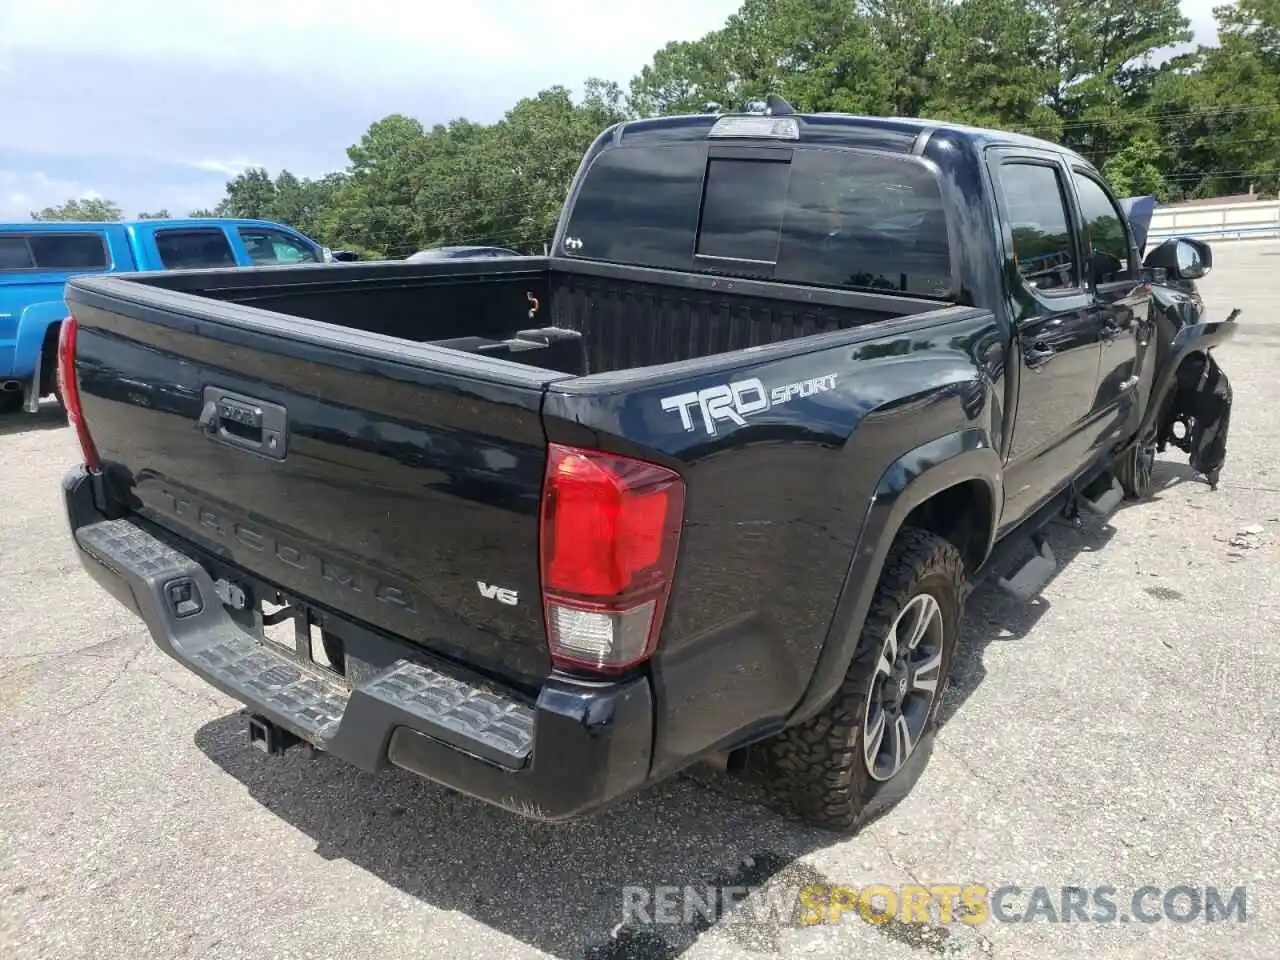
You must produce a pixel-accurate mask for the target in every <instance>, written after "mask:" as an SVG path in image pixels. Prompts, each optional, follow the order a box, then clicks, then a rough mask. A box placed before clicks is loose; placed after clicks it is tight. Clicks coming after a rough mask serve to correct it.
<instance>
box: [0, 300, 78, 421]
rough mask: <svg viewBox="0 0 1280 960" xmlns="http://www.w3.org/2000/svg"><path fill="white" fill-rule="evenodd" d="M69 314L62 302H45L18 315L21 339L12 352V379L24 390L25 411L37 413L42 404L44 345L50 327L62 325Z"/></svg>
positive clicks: (19, 337) (30, 306) (32, 306)
mask: <svg viewBox="0 0 1280 960" xmlns="http://www.w3.org/2000/svg"><path fill="white" fill-rule="evenodd" d="M69 313H70V310H68V309H67V305H66V302H65V301H63V300H42V301H40V302H39V303H33V304H30V305H28V306H27V307H25V308H24V309H23V310H22V312H21V313H19V314H18V337H17V342H16V343H15V345H14V351H13V378H14V379H15V380H21V381H23V383H24V384H26V387H25V390H24V392H25V394H26V401H25V404H24V406H25V409H26V410H27V411H28V412H30V413H34V412H35V410H36V404H37V403H38V402H39V400H40V379H41V377H42V375H43V370H42V367H43V364H44V341H45V335H46V334H47V332H48V330H49V327H50V326H52V325H53V324H55V323H62V321H63V320H65V319H66V318H67V315H68V314H69Z"/></svg>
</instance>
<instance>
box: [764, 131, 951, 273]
mask: <svg viewBox="0 0 1280 960" xmlns="http://www.w3.org/2000/svg"><path fill="white" fill-rule="evenodd" d="M778 278H779V279H786V280H794V281H797V282H800V283H812V284H817V285H820V286H843V287H856V288H873V289H885V290H895V291H900V292H904V293H912V294H918V295H920V296H927V297H945V296H947V294H948V293H949V292H950V289H951V250H950V246H949V244H948V242H947V218H946V213H945V210H944V207H943V205H942V193H941V191H940V189H939V187H938V181H937V179H936V178H935V177H934V175H933V173H932V171H930V170H929V168H928V167H926V166H924V165H923V164H920V163H916V162H913V161H910V160H907V159H905V158H904V159H899V158H897V157H886V156H875V155H870V154H854V153H847V152H840V151H835V150H810V151H801V152H798V153H797V154H796V158H795V160H794V161H793V163H792V173H791V190H790V193H789V195H788V197H787V213H786V221H785V223H784V225H783V230H782V255H781V260H780V261H779V269H778Z"/></svg>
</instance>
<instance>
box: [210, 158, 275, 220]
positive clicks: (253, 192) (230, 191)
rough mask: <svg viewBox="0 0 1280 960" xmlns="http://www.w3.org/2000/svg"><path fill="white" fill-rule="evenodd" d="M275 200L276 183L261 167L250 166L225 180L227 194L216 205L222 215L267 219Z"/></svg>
mask: <svg viewBox="0 0 1280 960" xmlns="http://www.w3.org/2000/svg"><path fill="white" fill-rule="evenodd" d="M275 202H276V185H275V183H274V182H273V181H272V179H271V175H270V174H269V173H267V171H266V170H264V169H263V168H262V167H251V168H249V169H248V170H246V171H244V172H243V173H240V174H237V175H236V176H235V178H233V179H232V180H229V181H227V195H226V196H225V197H224V198H223V199H222V201H221V202H220V203H219V204H218V206H217V212H218V214H219V215H220V216H223V217H245V218H250V219H263V220H265V219H269V218H270V215H271V211H272V208H273V207H274V206H275Z"/></svg>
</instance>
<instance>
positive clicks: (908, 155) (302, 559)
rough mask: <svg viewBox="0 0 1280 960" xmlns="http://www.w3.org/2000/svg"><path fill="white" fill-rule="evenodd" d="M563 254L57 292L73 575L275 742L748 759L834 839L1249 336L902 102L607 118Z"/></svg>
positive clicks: (570, 775)
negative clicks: (963, 669) (1063, 524)
mask: <svg viewBox="0 0 1280 960" xmlns="http://www.w3.org/2000/svg"><path fill="white" fill-rule="evenodd" d="M775 106H777V105H776V104H775ZM783 106H784V107H785V105H783ZM1138 232H1140V231H1138ZM553 249H554V254H555V255H554V256H552V257H550V258H539V257H520V258H506V259H502V260H493V261H485V260H459V261H445V262H439V263H402V262H401V263H394V262H381V263H363V264H354V265H344V266H343V267H341V268H338V267H332V268H330V267H319V268H315V269H311V270H306V271H301V270H297V269H290V268H279V269H267V270H261V271H246V272H235V271H207V272H203V273H196V272H181V273H170V274H151V275H145V276H138V277H133V278H107V277H92V278H87V277H85V278H77V279H75V280H73V281H72V282H71V283H70V284H69V287H68V300H69V303H70V304H71V307H72V310H73V313H74V319H73V320H72V321H71V322H69V323H68V324H67V326H65V327H64V328H63V329H64V336H63V340H62V353H61V358H62V364H63V366H62V370H63V378H64V381H65V383H66V389H67V401H68V408H69V410H70V411H71V419H72V420H73V422H74V423H75V425H76V429H77V431H78V435H79V438H80V442H81V446H82V450H83V453H84V460H85V466H84V467H82V468H79V469H77V470H75V471H72V473H71V474H69V475H68V477H67V480H66V483H65V495H66V501H67V510H68V516H69V518H70V525H71V529H72V530H73V531H74V536H75V540H76V543H77V545H78V548H79V551H80V557H81V560H82V562H83V563H84V565H85V568H86V569H87V570H88V571H89V572H90V574H91V575H92V576H94V578H95V579H96V580H97V581H98V582H99V583H100V584H101V585H102V586H103V587H104V588H105V589H107V590H108V591H110V592H111V593H112V595H113V596H115V597H117V598H118V599H120V600H121V601H122V602H123V603H125V604H126V605H128V606H129V607H130V608H131V609H133V610H135V611H136V612H137V613H138V614H139V615H140V616H141V617H142V618H143V619H144V620H145V621H146V623H147V624H148V626H149V628H150V631H151V633H152V636H153V637H154V638H155V640H156V642H157V643H158V645H159V646H160V647H161V648H162V649H164V650H165V651H166V652H167V653H169V654H170V655H172V656H173V657H175V658H176V659H177V660H178V661H179V662H181V663H183V664H184V665H186V666H187V667H188V668H190V669H192V670H193V671H195V672H196V673H198V674H199V675H201V676H203V677H204V678H206V679H207V680H208V681H209V682H211V683H212V684H214V685H215V686H217V687H219V688H220V689H222V690H224V691H226V692H227V693H229V694H231V695H232V696H234V697H236V698H238V699H240V700H241V701H242V702H244V703H245V704H247V705H249V708H250V710H251V712H252V713H253V715H254V718H253V720H252V721H251V728H250V729H251V740H252V741H253V742H255V743H257V744H259V745H260V746H262V747H263V748H264V749H267V750H269V751H276V750H281V749H284V748H285V747H287V746H288V745H289V744H291V743H294V742H297V741H298V740H300V739H301V740H306V741H309V742H311V743H313V744H315V745H317V746H319V747H321V748H322V749H324V750H327V751H330V752H332V753H334V754H335V755H337V756H339V757H342V758H344V759H346V760H348V761H350V762H352V763H355V764H357V765H359V766H361V767H364V768H365V769H370V770H375V769H379V768H380V767H383V766H386V765H387V764H391V765H394V766H397V767H401V768H404V769H407V770H411V771H413V772H416V773H418V774H420V775H422V776H425V777H428V778H430V779H432V780H435V781H438V782H440V783H444V784H447V785H449V786H451V787H454V788H456V789H458V790H462V791H465V792H467V793H469V794H472V795H474V796H477V797H481V798H484V799H486V800H488V801H490V802H493V803H496V804H500V805H502V806H504V807H506V808H508V809H511V810H515V811H518V812H520V813H523V814H526V815H530V816H536V817H540V818H544V819H550V820H557V819H564V818H567V817H571V816H574V815H576V814H579V813H582V812H584V811H586V810H590V809H593V808H596V807H598V806H600V805H602V804H605V803H608V802H610V801H613V800H616V799H617V798H618V797H621V796H624V795H626V794H627V793H629V792H630V791H632V790H635V789H638V788H640V787H642V786H643V785H645V784H647V783H651V782H653V781H654V780H657V779H659V778H661V777H664V776H666V775H668V774H670V773H671V772H673V771H675V770H678V769H680V768H681V767H683V766H685V765H686V764H688V763H691V762H692V761H694V760H696V759H698V758H702V757H707V756H717V757H721V758H725V759H726V760H727V761H728V762H729V763H730V764H731V765H734V766H736V764H737V762H738V761H739V760H740V759H742V758H745V757H749V756H754V757H755V758H756V759H757V760H758V761H759V762H760V764H761V765H762V769H763V771H764V772H765V775H766V778H767V780H768V782H769V784H770V785H771V789H772V790H773V791H774V795H775V799H776V800H777V802H778V803H779V805H780V806H783V807H784V808H786V809H788V810H791V811H793V812H795V813H797V814H798V815H800V816H803V817H804V818H806V819H807V820H809V821H810V822H814V823H820V824H824V825H828V826H835V827H857V826H858V825H860V824H862V823H865V822H866V821H867V820H868V819H869V818H871V817H873V816H875V815H876V814H877V813H878V812H880V811H882V810H884V809H885V808H886V807H887V806H888V805H890V804H891V803H892V802H893V801H894V800H896V799H897V798H899V797H901V796H902V795H903V794H904V793H905V792H906V791H907V790H908V789H909V788H910V786H911V784H912V783H913V782H914V780H915V778H917V777H918V776H919V774H920V772H921V770H922V769H923V767H924V764H925V763H926V762H927V758H928V755H929V748H930V744H931V742H932V736H933V730H934V727H935V725H936V722H937V710H938V705H939V702H940V695H941V693H942V691H943V690H944V689H945V686H946V682H947V678H948V675H949V671H950V664H951V659H952V655H953V653H954V650H955V644H956V638H957V635H958V630H959V621H960V616H961V610H962V608H963V605H964V602H965V599H966V597H967V596H968V594H969V591H970V589H971V587H972V585H973V584H974V583H975V582H976V581H977V580H979V579H981V578H982V577H984V576H987V575H997V576H999V575H1002V574H1003V575H1004V576H1003V577H1002V582H1003V583H1004V584H1005V585H1006V588H1007V589H1009V590H1011V591H1012V592H1014V593H1016V594H1018V595H1031V594H1033V593H1035V592H1036V591H1037V590H1038V589H1039V588H1040V587H1041V586H1042V585H1043V583H1044V582H1045V581H1046V580H1047V577H1048V573H1047V572H1046V570H1048V571H1050V572H1051V571H1052V568H1053V565H1054V561H1053V557H1052V551H1051V550H1050V549H1049V546H1048V543H1047V541H1044V540H1042V539H1039V537H1040V533H1041V531H1042V530H1043V528H1044V527H1045V525H1046V524H1047V523H1048V522H1049V520H1050V519H1052V518H1053V517H1055V516H1058V515H1060V514H1063V513H1066V514H1068V515H1072V514H1073V513H1074V512H1075V511H1076V509H1077V508H1078V507H1081V506H1083V507H1088V508H1090V509H1094V510H1098V511H1100V512H1101V511H1106V510H1108V509H1110V508H1112V507H1113V506H1114V505H1115V504H1116V503H1118V502H1119V500H1120V499H1121V498H1122V497H1123V496H1125V495H1126V494H1127V495H1128V496H1130V497H1141V496H1143V495H1144V494H1145V492H1146V491H1147V489H1148V487H1149V485H1150V482H1151V463H1152V458H1153V457H1154V448H1155V444H1156V442H1157V440H1156V438H1157V436H1158V434H1159V431H1160V429H1161V428H1162V427H1163V426H1164V425H1165V424H1166V423H1167V422H1169V421H1170V418H1173V417H1175V416H1177V415H1179V413H1180V412H1185V410H1186V409H1187V404H1190V403H1192V401H1193V400H1194V397H1193V396H1191V395H1190V394H1184V391H1183V389H1182V387H1181V386H1180V385H1179V384H1178V382H1177V374H1178V372H1179V371H1180V370H1182V369H1184V367H1185V365H1186V364H1188V363H1194V362H1196V361H1197V360H1200V361H1203V359H1204V357H1205V356H1206V352H1207V351H1208V349H1209V348H1210V347H1212V346H1213V345H1214V344H1215V343H1217V342H1220V341H1221V340H1223V339H1225V338H1227V337H1229V336H1231V335H1232V334H1233V332H1234V329H1235V325H1234V318H1233V317H1232V318H1228V319H1227V320H1224V321H1212V320H1209V319H1208V317H1207V314H1206V310H1205V307H1204V304H1203V303H1202V302H1201V301H1200V300H1199V298H1197V297H1195V296H1194V295H1193V293H1191V292H1186V291H1183V290H1179V289H1175V288H1173V287H1161V286H1157V285H1154V284H1155V283H1156V281H1157V280H1160V279H1170V278H1172V279H1174V280H1177V281H1178V282H1181V283H1192V282H1194V279H1195V278H1196V277H1198V276H1202V275H1203V274H1204V272H1205V271H1206V270H1207V269H1209V266H1210V263H1211V252H1210V250H1209V248H1208V247H1207V246H1206V245H1204V244H1201V243H1198V242H1195V241H1169V242H1167V243H1165V244H1163V245H1161V246H1160V247H1158V248H1157V249H1155V250H1153V251H1152V252H1151V254H1150V255H1149V256H1148V257H1147V260H1146V267H1145V268H1144V267H1140V263H1141V250H1140V247H1139V244H1138V243H1137V241H1136V234H1135V230H1134V229H1133V225H1131V224H1130V223H1129V222H1128V219H1127V218H1126V216H1125V214H1124V212H1123V210H1122V208H1121V207H1120V205H1118V204H1117V202H1116V200H1115V198H1114V197H1113V196H1112V195H1111V193H1110V191H1109V190H1108V189H1107V187H1106V186H1105V184H1104V183H1103V182H1102V180H1101V179H1100V177H1099V175H1098V174H1097V172H1096V170H1095V169H1094V168H1093V167H1091V166H1090V165H1089V164H1088V163H1087V162H1086V161H1085V160H1084V159H1083V158H1082V157H1080V156H1078V155H1076V154H1074V153H1071V152H1069V151H1066V150H1064V149H1063V148H1061V147H1059V146H1056V145H1054V144H1050V143H1046V142H1044V141H1040V140H1035V139H1031V138H1028V137H1023V136H1018V135H1014V134H1006V133H1001V132H997V131H981V130H974V129H972V128H966V127H952V126H947V125H941V124H933V123H930V122H926V121H911V120H901V119H870V118H859V117H844V116H832V115H813V116H804V117H798V116H794V115H791V114H790V112H789V111H788V112H787V114H786V115H774V116H756V115H746V116H742V115H736V116H735V115H730V116H689V117H668V118H662V119H656V120H645V121H636V122H631V123H627V124H624V125H622V126H621V127H618V128H613V129H611V130H609V131H607V132H606V133H605V134H603V135H602V136H601V137H600V138H599V139H598V140H597V141H596V142H595V144H594V145H593V146H592V147H591V149H590V150H589V152H588V154H587V156H586V157H585V158H584V161H583V163H582V166H581V168H580V171H579V174H578V178H577V180H576V181H575V183H574V185H573V187H572V189H571V190H570V192H569V196H568V200H567V203H566V207H565V210H564V212H563V214H562V217H561V220H560V224H559V226H558V229H557V233H556V237H555V241H554V248H553ZM227 358H234V360H229V359H227ZM1192 393H1194V390H1193V391H1192ZM1029 538H1030V540H1031V542H1032V543H1034V544H1035V545H1036V547H1037V550H1036V552H1035V556H1034V557H1033V559H1032V560H1030V561H1027V562H1026V563H1021V564H1019V565H1018V566H1017V569H1016V570H1014V569H1012V565H1013V562H1014V560H1015V559H1018V558H1017V557H1016V556H1015V554H1016V553H1017V552H1018V551H1020V550H1023V549H1025V547H1026V545H1027V543H1028V539H1029ZM281 605H283V609H278V608H279V607H280V606H281ZM281 623H283V624H284V625H285V626H286V628H287V634H286V636H284V637H283V638H281V639H282V641H283V642H282V643H275V642H273V641H271V640H269V639H266V637H269V636H270V635H271V631H272V630H273V629H276V628H278V627H279V626H280V625H281Z"/></svg>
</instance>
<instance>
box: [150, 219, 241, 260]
mask: <svg viewBox="0 0 1280 960" xmlns="http://www.w3.org/2000/svg"><path fill="white" fill-rule="evenodd" d="M156 249H157V250H158V251H159V253H160V262H161V263H163V264H164V265H165V268H166V269H168V270H191V269H194V268H197V267H234V266H235V265H236V258H235V256H234V255H233V254H232V253H231V244H230V243H228V242H227V237H226V235H225V234H224V233H223V232H222V231H221V230H215V229H207V230H157V231H156Z"/></svg>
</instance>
